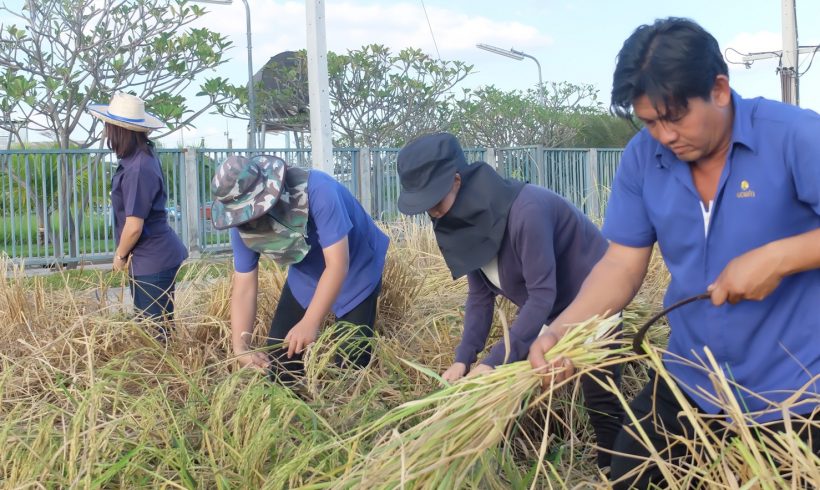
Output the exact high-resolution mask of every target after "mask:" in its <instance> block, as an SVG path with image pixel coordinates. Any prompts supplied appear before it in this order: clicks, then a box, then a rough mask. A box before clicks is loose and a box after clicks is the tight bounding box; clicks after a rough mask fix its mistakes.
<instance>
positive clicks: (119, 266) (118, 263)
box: [111, 254, 128, 272]
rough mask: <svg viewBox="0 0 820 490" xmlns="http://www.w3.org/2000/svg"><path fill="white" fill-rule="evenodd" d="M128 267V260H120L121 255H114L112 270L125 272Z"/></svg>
mask: <svg viewBox="0 0 820 490" xmlns="http://www.w3.org/2000/svg"><path fill="white" fill-rule="evenodd" d="M127 265H128V260H127V259H124V258H120V257H119V255H117V254H114V263H113V264H112V266H111V269H112V270H113V271H114V272H120V271H124V270H125V268H126V266H127Z"/></svg>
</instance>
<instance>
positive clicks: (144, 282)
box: [131, 266, 179, 338]
mask: <svg viewBox="0 0 820 490" xmlns="http://www.w3.org/2000/svg"><path fill="white" fill-rule="evenodd" d="M178 270H179V266H176V267H171V268H170V269H165V270H164V271H160V272H157V273H154V274H145V275H141V276H131V296H132V297H133V298H134V308H135V309H136V310H137V317H138V318H147V319H152V320H155V321H157V323H161V324H162V325H161V326H160V327H159V332H158V333H159V334H160V336H161V337H162V338H166V337H167V336H168V333H169V332H168V330H167V327H166V325H170V323H171V321H172V320H173V319H174V286H175V279H176V275H177V271H178Z"/></svg>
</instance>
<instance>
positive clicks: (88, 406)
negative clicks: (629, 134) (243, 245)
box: [0, 223, 820, 488]
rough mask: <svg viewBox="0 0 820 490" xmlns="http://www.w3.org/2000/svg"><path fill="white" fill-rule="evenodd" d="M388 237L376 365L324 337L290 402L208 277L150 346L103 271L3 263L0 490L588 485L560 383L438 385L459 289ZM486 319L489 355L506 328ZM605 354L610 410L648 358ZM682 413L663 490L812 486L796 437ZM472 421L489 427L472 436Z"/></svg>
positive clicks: (424, 244)
mask: <svg viewBox="0 0 820 490" xmlns="http://www.w3.org/2000/svg"><path fill="white" fill-rule="evenodd" d="M390 233H391V236H392V237H393V244H392V246H391V249H390V252H389V257H388V261H387V269H386V271H385V277H384V284H383V292H382V295H381V299H380V308H381V315H380V318H379V321H378V324H377V326H376V327H377V328H376V329H377V334H378V335H377V338H376V339H375V340H374V341H373V343H372V348H373V352H374V361H373V362H372V363H371V364H370V365H369V366H368V367H367V368H365V369H362V370H358V371H354V370H346V369H341V368H339V367H337V366H336V364H335V363H334V362H332V360H333V359H334V358H335V356H336V354H337V353H338V342H337V341H338V340H339V336H331V335H330V333H328V334H327V335H325V336H323V338H322V339H321V340H320V341H319V342H317V344H315V345H314V346H313V347H312V348H311V351H310V353H309V355H308V360H307V365H308V369H307V375H306V377H305V381H304V383H303V384H302V385H301V386H300V387H298V388H297V389H296V390H295V391H291V390H288V389H285V388H283V387H280V386H277V385H275V384H272V383H270V382H269V381H267V379H266V378H264V377H261V376H259V375H257V374H256V373H253V372H248V371H241V370H238V369H237V366H236V364H235V363H234V361H233V360H232V356H231V354H230V350H229V347H230V345H229V341H228V339H229V324H228V311H229V309H228V298H229V297H230V279H229V277H228V276H227V275H226V274H225V273H224V267H222V268H219V267H215V266H212V265H198V266H194V267H193V270H189V271H188V273H187V276H186V278H185V284H184V286H183V287H181V288H180V291H179V293H178V302H177V321H176V329H175V331H174V333H173V335H172V339H171V341H170V342H169V343H168V345H167V346H165V345H162V344H159V343H157V342H156V341H155V340H154V339H153V338H152V336H151V335H150V333H149V332H150V331H151V328H152V327H151V326H150V325H148V324H144V323H137V322H134V321H133V320H131V319H130V315H129V314H128V312H127V311H126V310H125V308H123V305H122V304H121V303H120V302H119V301H118V300H117V298H118V296H119V294H118V293H119V292H120V291H119V290H118V287H116V286H110V282H109V281H107V280H106V277H105V274H107V273H100V274H99V275H97V276H95V277H93V278H92V279H90V280H89V281H90V282H89V284H87V287H86V288H85V289H82V290H80V289H78V288H76V287H70V286H69V283H70V282H69V281H68V280H66V281H65V283H64V285H63V286H61V287H54V286H53V281H51V282H49V283H48V284H52V285H50V286H49V285H47V283H46V281H45V280H44V278H41V277H38V278H25V277H23V275H22V273H21V271H19V270H13V269H11V268H9V267H3V270H4V271H6V272H5V274H6V276H5V277H3V278H2V281H0V323H2V325H3V327H2V328H0V447H2V448H3V450H2V451H0V486H2V487H3V488H28V487H37V488H39V487H47V488H62V487H82V488H112V487H118V488H157V487H166V488H294V487H306V488H327V487H333V486H340V487H351V488H352V487H357V486H360V485H358V484H359V483H362V482H365V483H366V484H367V486H370V483H372V482H376V483H377V484H378V485H376V486H382V487H394V486H404V487H405V488H432V487H435V488H445V487H447V488H449V487H451V486H456V487H464V488H553V487H554V488H565V487H581V488H588V487H590V486H596V485H599V486H601V487H603V488H606V487H607V486H608V484H607V483H606V482H605V481H604V480H601V478H602V477H601V475H598V473H597V471H596V470H595V468H594V440H593V436H592V435H591V434H590V431H589V430H588V428H587V426H586V417H585V413H584V408H583V406H582V405H581V404H580V403H579V400H578V399H577V396H578V395H577V390H576V389H573V388H574V387H566V388H562V389H558V390H550V391H548V392H546V393H542V392H540V391H539V390H533V388H534V386H535V384H536V382H537V379H536V378H534V377H533V375H532V373H530V372H529V371H528V369H527V368H526V365H520V364H519V365H511V366H507V367H504V368H502V369H499V370H497V371H496V372H494V373H492V374H491V375H489V376H487V377H484V378H483V379H476V380H471V381H468V382H466V383H462V384H457V385H454V386H450V387H447V386H443V385H442V383H441V382H440V381H439V380H438V379H437V378H436V376H435V375H434V374H435V373H438V372H441V370H442V369H443V368H445V367H446V366H447V365H448V364H449V363H450V362H451V361H452V356H453V349H454V347H455V345H456V343H457V341H458V338H459V335H460V329H461V322H462V305H463V300H464V296H465V294H466V284H465V282H464V281H463V280H461V281H452V280H451V278H450V276H449V273H448V272H447V269H446V267H445V266H444V264H443V261H442V260H441V258H440V256H439V255H438V251H437V248H436V246H435V242H434V240H433V238H432V234H431V233H430V230H429V227H424V226H419V225H415V224H410V223H406V224H404V225H400V226H397V227H396V228H393V229H391V230H390ZM665 274H666V272H665V270H664V269H663V268H662V263H661V262H660V261H659V259H658V258H657V257H656V258H655V259H653V266H652V267H651V268H650V272H649V278H648V286H647V287H646V288H644V290H643V291H642V292H641V294H640V295H639V297H638V299H637V300H636V301H635V303H633V305H631V306H630V308H629V309H628V310H627V312H626V314H625V322H626V327H625V331H627V332H629V331H634V326H635V325H637V324H639V323H640V322H641V321H642V320H643V319H644V318H646V316H648V315H649V314H650V313H652V312H654V311H656V310H657V308H658V307H659V301H660V297H659V295H658V291H662V290H663V289H664V285H665V281H666V280H667V278H666V276H665ZM284 279H285V274H284V272H283V271H280V270H278V269H276V268H275V267H273V266H272V265H271V264H270V263H267V262H264V263H263V269H262V271H261V273H260V281H261V284H260V291H262V294H261V295H260V302H259V306H260V311H259V318H258V322H257V325H256V329H255V335H254V338H255V342H256V345H260V346H261V345H264V336H265V334H266V330H267V323H268V322H269V319H270V315H271V314H272V313H273V308H274V307H275V305H276V300H277V298H278V291H279V290H280V288H281V285H282V284H283V281H284ZM107 289H110V294H106V290H107ZM95 291H96V294H95ZM100 293H102V294H100ZM109 298H113V299H109ZM499 304H500V305H501V311H502V314H500V315H498V317H497V321H496V325H495V327H494V331H493V334H492V339H491V340H497V339H499V338H502V337H503V333H502V330H503V325H502V324H503V323H504V322H502V319H505V320H509V319H510V318H512V315H514V313H515V309H514V308H513V307H511V305H509V303H506V302H499ZM330 324H331V322H328V325H330ZM328 332H329V331H328ZM665 337H666V331H665V329H664V327H663V326H660V327H658V328H656V329H653V330H652V331H651V332H650V339H652V341H653V342H655V343H661V344H662V343H663V342H664V341H665ZM579 352H581V354H579V355H586V354H590V353H592V354H594V353H595V352H596V351H595V348H594V346H589V345H588V346H587V349H586V350H584V351H579ZM607 359H610V360H606V359H604V358H602V357H601V358H598V357H594V358H592V359H591V360H590V365H589V366H588V368H589V369H594V368H595V367H596V364H600V363H601V362H622V363H624V366H625V373H626V376H625V377H626V380H625V387H624V400H626V399H628V398H629V397H630V396H631V395H632V394H633V393H634V392H635V390H637V389H638V388H639V387H640V386H641V385H642V384H643V383H644V382H645V380H646V372H647V369H649V368H653V369H657V370H659V372H660V373H664V371H663V369H662V365H660V364H659V361H658V359H657V358H656V357H655V358H651V359H644V360H636V359H635V358H630V357H629V356H625V357H622V358H618V359H617V360H616V361H612V360H611V358H607ZM422 367H425V368H426V369H424V368H422ZM707 368H713V367H712V366H707ZM602 382H605V380H602ZM715 382H716V384H717V385H718V386H721V387H722V393H723V394H724V397H725V399H726V400H727V405H726V407H727V409H726V411H727V413H729V414H730V415H733V416H735V419H734V420H742V418H741V417H740V416H739V408H738V407H736V406H733V405H731V403H729V402H731V400H732V397H731V396H730V393H731V388H730V386H731V382H730V381H728V380H726V379H725V378H722V377H721V376H719V375H718V374H716V375H715ZM686 416H687V417H690V418H691V420H692V421H693V423H695V424H697V425H698V427H702V428H703V429H702V434H701V435H702V437H700V438H699V439H698V444H697V447H695V446H694V445H693V447H692V450H693V453H694V454H695V459H694V460H693V461H692V462H691V463H686V464H677V465H674V464H667V463H663V462H662V464H663V467H664V471H665V472H666V473H667V474H668V475H669V478H670V483H669V486H671V487H675V488H685V487H688V486H690V485H691V486H695V487H698V486H700V487H702V488H742V487H744V485H746V487H748V488H781V487H786V486H790V485H795V486H796V487H798V488H799V484H800V483H801V482H812V483H813V484H815V485H816V483H817V482H818V481H820V474H819V473H818V467H820V463H818V459H817V457H816V456H814V455H812V454H811V453H810V451H808V450H807V448H806V447H805V445H801V444H800V442H799V438H797V437H796V436H795V434H794V433H790V432H785V433H773V432H771V431H770V430H768V429H767V428H765V427H760V426H753V430H743V429H742V426H740V425H735V426H733V427H735V429H737V434H738V435H737V436H736V437H734V438H729V437H728V436H718V435H716V434H715V433H714V432H713V431H710V430H709V429H710V428H712V427H714V425H709V424H708V423H707V422H708V421H706V420H704V419H703V417H702V416H700V415H697V414H695V413H694V412H693V411H691V410H690V411H687V412H686ZM482 417H487V418H488V419H490V420H489V421H488V422H487V423H486V424H485V425H484V426H478V424H477V420H479V419H481V418H482ZM724 423H727V424H729V423H731V422H724ZM545 428H546V430H545ZM479 438H480V439H479ZM436 441H438V442H436ZM475 441H480V442H479V443H478V444H477V445H474V446H469V449H466V450H465V447H467V446H465V444H471V443H473V442H475ZM776 467H779V468H781V471H782V472H783V473H785V475H783V476H781V475H780V474H779V473H778V472H777V471H774V469H773V468H776Z"/></svg>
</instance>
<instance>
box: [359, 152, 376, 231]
mask: <svg viewBox="0 0 820 490" xmlns="http://www.w3.org/2000/svg"><path fill="white" fill-rule="evenodd" d="M356 166H357V168H356V174H357V177H358V178H359V181H358V182H357V183H356V186H357V188H358V190H359V195H358V196H356V197H358V198H359V202H360V203H362V207H363V208H364V210H365V211H367V214H369V215H371V216H373V192H372V189H371V186H372V185H373V176H372V175H371V174H370V148H360V149H359V158H358V159H357V160H356Z"/></svg>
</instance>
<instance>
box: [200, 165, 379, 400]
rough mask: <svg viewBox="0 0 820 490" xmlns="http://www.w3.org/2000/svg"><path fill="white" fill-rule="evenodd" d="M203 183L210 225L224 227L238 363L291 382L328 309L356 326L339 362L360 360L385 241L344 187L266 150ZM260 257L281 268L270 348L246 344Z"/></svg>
mask: <svg viewBox="0 0 820 490" xmlns="http://www.w3.org/2000/svg"><path fill="white" fill-rule="evenodd" d="M211 188H212V191H213V194H214V203H213V207H212V210H211V219H212V220H213V224H214V227H215V228H217V229H226V228H230V233H231V247H232V248H233V255H234V268H235V273H234V277H233V288H232V292H231V337H232V339H231V340H232V345H233V350H234V354H235V355H236V356H237V359H238V361H239V363H240V364H241V365H242V366H243V367H250V368H255V369H260V370H263V371H269V372H270V374H271V375H272V376H273V377H275V378H277V379H278V380H279V381H281V382H283V383H285V384H287V385H291V386H293V385H294V384H295V383H298V381H299V377H300V375H301V374H302V373H303V369H304V367H303V364H302V353H303V352H304V350H305V349H306V348H307V347H308V346H309V345H310V344H311V343H313V342H314V341H315V340H316V338H317V336H318V335H319V330H320V328H321V327H322V324H323V323H324V320H325V318H326V317H327V315H328V313H330V312H333V313H334V314H335V315H336V318H337V320H339V321H344V322H348V323H349V324H350V325H352V328H355V329H356V332H355V333H354V334H353V336H352V337H351V339H350V340H349V341H346V342H345V343H344V345H343V346H342V349H343V350H344V356H341V357H340V358H339V359H338V360H339V361H340V362H345V361H348V362H350V363H352V364H353V365H354V366H358V367H362V366H365V365H367V364H368V363H369V362H370V356H371V346H370V343H369V339H370V338H372V336H373V327H374V324H375V321H376V306H377V301H378V296H379V291H380V289H381V279H382V272H383V270H384V261H385V256H386V255H387V246H388V243H389V241H388V238H387V236H386V235H385V234H384V233H382V231H381V230H379V228H378V227H377V226H376V224H375V223H374V222H373V220H372V219H371V218H370V216H368V214H367V213H366V212H365V210H364V208H362V206H361V204H359V202H358V201H357V200H356V199H355V198H354V197H353V195H352V194H351V193H350V191H348V190H347V188H345V187H344V186H343V185H341V184H340V183H339V182H337V181H336V180H335V179H334V178H333V177H331V176H329V175H327V174H326V173H324V172H321V171H319V170H304V169H300V168H297V167H290V166H288V165H287V164H285V162H284V160H282V159H281V158H278V157H275V156H268V155H260V156H256V157H253V158H251V159H250V160H249V159H246V158H244V157H240V156H232V157H229V158H228V159H227V160H225V162H223V163H222V164H221V165H220V166H219V168H218V169H217V171H216V174H215V175H214V178H213V181H212V185H211ZM262 253H264V254H265V255H267V256H269V257H270V258H272V259H273V260H274V261H275V262H276V263H277V264H279V265H281V266H284V265H287V266H289V268H288V277H287V281H286V282H285V285H284V287H283V288H282V292H281V294H280V297H279V303H278V304H277V306H276V312H275V313H274V315H273V319H272V321H271V326H270V331H269V333H268V341H267V343H268V352H262V351H259V350H254V349H253V348H252V346H251V343H250V339H251V333H252V332H253V326H254V323H255V321H256V297H257V292H258V285H259V283H258V263H259V257H260V254H262Z"/></svg>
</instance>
